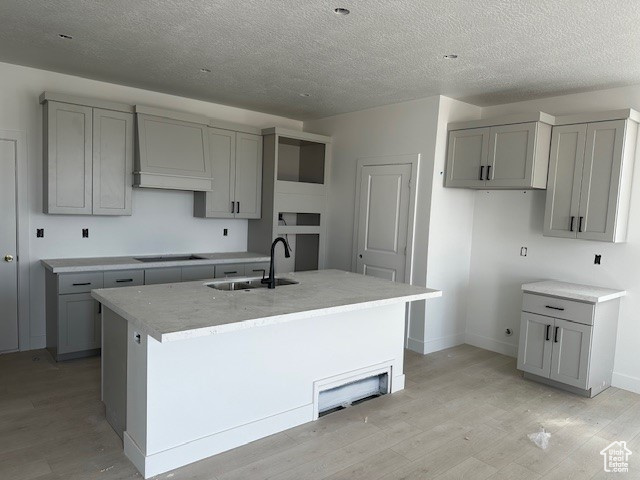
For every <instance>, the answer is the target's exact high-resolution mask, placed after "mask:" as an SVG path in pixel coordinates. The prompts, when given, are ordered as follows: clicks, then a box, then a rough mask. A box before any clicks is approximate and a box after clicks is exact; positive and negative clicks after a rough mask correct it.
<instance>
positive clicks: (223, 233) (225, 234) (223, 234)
mask: <svg viewBox="0 0 640 480" xmlns="http://www.w3.org/2000/svg"><path fill="white" fill-rule="evenodd" d="M227 235H229V229H228V228H225V229H224V230H222V236H223V237H226V236H227Z"/></svg>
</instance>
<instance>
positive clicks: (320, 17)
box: [0, 0, 640, 119]
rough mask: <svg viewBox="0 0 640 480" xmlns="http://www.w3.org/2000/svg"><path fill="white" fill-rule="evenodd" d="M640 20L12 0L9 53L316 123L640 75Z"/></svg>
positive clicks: (323, 6) (212, 0)
mask: <svg viewBox="0 0 640 480" xmlns="http://www.w3.org/2000/svg"><path fill="white" fill-rule="evenodd" d="M335 7H346V8H349V9H350V10H351V14H350V15H347V16H338V15H336V14H334V13H333V9H334V8H335ZM638 25H640V2H639V1H638V0H620V1H611V0H600V1H597V0H403V1H400V0H359V1H354V0H344V1H339V0H335V1H331V2H328V1H326V0H235V1H219V0H0V61H4V62H9V63H16V64H21V65H28V66H33V67H38V68H43V69H47V70H54V71H58V72H64V73H69V74H73V75H79V76H83V77H88V78H94V79H99V80H105V81H109V82H114V83H120V84H125V85H131V86H136V87H141V88H145V89H149V90H156V91H161V92H167V93H173V94H177V95H182V96H186V97H193V98H198V99H203V100H208V101H212V102H217V103H223V104H228V105H234V106H239V107H245V108H249V109H252V110H258V111H263V112H268V113H274V114H279V115H284V116H288V117H292V118H297V119H307V118H317V117H323V116H327V115H332V114H336V113H342V112H350V111H355V110H361V109H364V108H368V107H372V106H376V105H384V104H389V103H395V102H400V101H405V100H411V99H416V98H421V97H426V96H429V95H435V94H443V95H448V96H452V97H454V98H460V99H463V100H466V101H469V102H471V103H476V104H478V105H489V104H497V103H506V102H511V101H517V100H526V99H531V98H536V97H542V96H549V95H555V94H561V93H570V92H577V91H585V90H591V89H598V88H606V87H612V86H619V85H627V84H634V83H640V35H639V34H638ZM59 33H65V34H69V35H72V36H73V40H63V39H61V38H59V37H58V34H59ZM449 53H455V54H458V55H459V58H458V59H457V60H444V59H443V58H442V56H443V55H444V54H449ZM202 67H205V68H208V69H210V70H211V73H202V72H200V68H202ZM1 81H2V79H0V86H1ZM300 93H309V94H310V96H309V97H307V98H303V97H301V96H300V95H299V94H300Z"/></svg>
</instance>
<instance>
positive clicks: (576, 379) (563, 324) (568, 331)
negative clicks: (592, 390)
mask: <svg viewBox="0 0 640 480" xmlns="http://www.w3.org/2000/svg"><path fill="white" fill-rule="evenodd" d="M592 328H593V327H591V326H590V325H582V324H581V323H574V322H568V321H566V320H560V319H558V318H556V319H555V327H554V330H553V354H552V358H551V375H550V378H551V379H552V380H556V381H558V382H562V383H566V384H567V385H573V386H574V387H578V388H583V389H586V388H588V387H587V383H588V373H589V350H590V348H591V332H592Z"/></svg>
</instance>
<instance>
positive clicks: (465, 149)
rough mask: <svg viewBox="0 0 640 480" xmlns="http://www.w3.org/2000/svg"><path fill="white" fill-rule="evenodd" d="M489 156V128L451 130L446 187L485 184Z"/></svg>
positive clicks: (482, 185)
mask: <svg viewBox="0 0 640 480" xmlns="http://www.w3.org/2000/svg"><path fill="white" fill-rule="evenodd" d="M488 157H489V128H471V129H468V130H454V131H452V132H449V146H448V153H447V176H446V179H445V186H446V187H471V188H472V187H477V188H482V187H484V185H485V181H484V178H486V173H487V172H486V170H487V159H488Z"/></svg>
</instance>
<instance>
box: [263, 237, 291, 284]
mask: <svg viewBox="0 0 640 480" xmlns="http://www.w3.org/2000/svg"><path fill="white" fill-rule="evenodd" d="M278 242H282V245H284V256H285V257H286V258H289V257H290V256H291V254H290V253H289V246H288V245H287V241H286V240H285V239H284V238H282V237H278V238H276V239H275V240H274V241H273V243H272V244H271V264H270V265H269V278H263V279H262V283H266V284H267V288H269V289H272V288H276V276H275V268H274V263H275V262H274V256H275V251H276V245H277V244H278Z"/></svg>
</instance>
